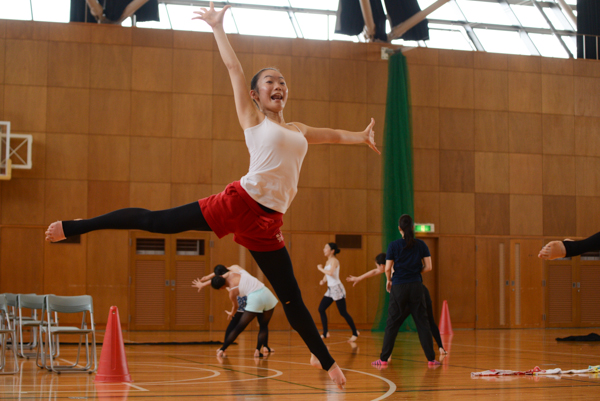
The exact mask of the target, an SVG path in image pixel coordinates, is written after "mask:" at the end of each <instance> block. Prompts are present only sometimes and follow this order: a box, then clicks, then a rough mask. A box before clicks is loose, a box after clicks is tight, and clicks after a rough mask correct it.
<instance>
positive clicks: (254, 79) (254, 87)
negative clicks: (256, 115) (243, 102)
mask: <svg viewBox="0 0 600 401" xmlns="http://www.w3.org/2000/svg"><path fill="white" fill-rule="evenodd" d="M266 70H274V71H277V72H278V73H280V74H281V71H279V69H277V68H275V67H266V68H263V69H262V70H260V71H259V72H257V73H256V74H254V76H253V77H252V79H251V80H250V89H251V90H253V91H256V92H258V78H260V74H262V73H263V71H266ZM252 101H253V102H254V104H255V105H256V107H258V103H256V100H254V99H252Z"/></svg>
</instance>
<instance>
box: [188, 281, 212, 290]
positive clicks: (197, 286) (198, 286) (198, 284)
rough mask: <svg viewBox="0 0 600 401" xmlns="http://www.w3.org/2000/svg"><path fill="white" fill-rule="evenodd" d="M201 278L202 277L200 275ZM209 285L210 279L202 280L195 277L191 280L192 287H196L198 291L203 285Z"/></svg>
mask: <svg viewBox="0 0 600 401" xmlns="http://www.w3.org/2000/svg"><path fill="white" fill-rule="evenodd" d="M202 279H204V277H202ZM209 285H210V279H209V280H207V281H202V280H201V279H198V278H197V279H196V280H194V281H192V287H196V288H197V289H198V292H200V290H202V289H203V288H204V287H208V286H209Z"/></svg>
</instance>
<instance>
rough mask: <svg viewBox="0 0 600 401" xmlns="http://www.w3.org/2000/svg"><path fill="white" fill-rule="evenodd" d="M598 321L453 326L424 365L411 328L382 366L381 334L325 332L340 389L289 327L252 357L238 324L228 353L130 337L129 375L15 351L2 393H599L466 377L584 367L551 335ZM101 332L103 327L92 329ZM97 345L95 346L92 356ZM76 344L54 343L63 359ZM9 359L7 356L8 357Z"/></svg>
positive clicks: (498, 396)
mask: <svg viewBox="0 0 600 401" xmlns="http://www.w3.org/2000/svg"><path fill="white" fill-rule="evenodd" d="M593 331H596V332H597V331H598V329H589V328H588V329H560V330H557V329H548V330H478V331H475V330H457V331H455V333H454V336H453V337H451V338H449V337H446V338H445V339H444V341H445V345H446V349H447V350H449V352H450V353H449V355H448V356H447V357H446V358H445V359H444V360H443V362H442V366H438V367H435V368H429V367H428V366H427V363H426V360H425V357H424V354H423V351H422V350H421V348H420V345H419V341H418V337H417V334H416V333H399V335H398V339H397V341H396V347H395V349H394V354H393V360H392V363H391V364H390V366H389V367H388V368H387V369H384V370H377V369H375V368H373V367H372V366H371V362H372V361H373V360H375V359H377V358H378V355H379V351H380V347H381V340H382V334H380V333H371V332H368V331H364V332H362V333H361V336H360V337H359V339H358V341H357V343H356V346H351V345H350V344H348V343H347V342H346V341H345V340H346V338H347V337H348V336H349V332H347V331H343V332H342V331H333V332H331V334H332V336H331V337H330V338H329V339H327V340H326V343H327V345H328V346H329V349H330V351H331V352H332V354H333V356H334V357H335V358H336V360H337V362H338V363H339V365H340V366H341V367H342V368H343V369H344V372H345V374H346V377H347V379H348V384H347V386H346V390H345V391H339V390H337V388H336V387H335V386H334V385H333V384H331V382H330V380H329V377H328V375H327V374H326V373H325V372H323V371H319V370H316V369H314V368H312V367H311V366H310V365H309V364H308V359H309V354H308V351H307V349H306V347H305V346H304V344H303V343H302V341H301V340H300V338H299V336H298V335H297V334H296V333H295V332H288V331H273V332H271V333H270V335H269V337H270V338H269V342H270V345H271V347H272V348H274V349H275V353H273V354H271V356H269V357H268V358H265V359H262V360H255V359H254V358H253V357H252V355H253V349H254V346H255V340H256V331H248V332H246V333H243V334H242V335H241V336H240V338H239V339H238V345H233V346H231V347H230V348H229V349H228V350H227V353H228V357H227V358H225V359H224V360H223V361H218V360H217V359H216V357H215V350H216V349H217V348H218V345H127V346H126V353H127V360H128V363H129V371H130V373H131V376H132V377H133V380H134V382H133V383H130V384H121V383H117V384H104V385H97V384H95V383H94V381H93V379H94V375H89V374H61V375H58V374H55V373H50V372H47V371H45V370H42V369H39V368H37V367H36V366H35V361H34V360H33V359H31V360H24V359H20V360H19V363H20V366H21V369H22V370H21V372H20V373H19V374H16V375H9V376H0V399H2V400H38V399H51V400H71V399H106V400H125V399H132V400H133V399H139V400H181V399H215V400H284V399H285V400H306V399H307V398H309V397H310V399H312V400H386V399H387V400H399V399H410V400H471V399H473V400H475V399H477V400H481V399H490V400H527V401H531V400H561V401H562V400H571V399H576V400H592V399H594V400H597V399H598V398H600V374H582V375H562V376H560V375H559V376H511V377H495V378H494V377H491V378H471V372H477V371H483V370H487V369H508V370H528V369H532V368H534V367H535V366H539V367H540V368H542V369H552V368H556V367H560V368H562V369H563V370H566V369H584V368H587V367H588V366H589V365H598V364H600V344H596V343H574V342H569V343H565V342H557V341H555V338H556V337H566V336H569V335H584V334H588V333H590V332H593ZM123 335H124V337H125V343H131V342H147V341H152V342H167V341H174V342H183V341H208V340H221V339H222V336H223V333H222V332H212V333H211V332H200V333H198V332H158V333H157V332H135V333H131V332H125V333H123ZM99 338H100V340H101V338H102V335H100V336H99ZM99 353H100V346H99V347H98V357H99ZM73 357H74V346H70V345H65V346H63V347H62V348H61V356H60V358H61V359H62V360H64V361H70V360H71V359H72V358H73ZM7 362H10V361H7Z"/></svg>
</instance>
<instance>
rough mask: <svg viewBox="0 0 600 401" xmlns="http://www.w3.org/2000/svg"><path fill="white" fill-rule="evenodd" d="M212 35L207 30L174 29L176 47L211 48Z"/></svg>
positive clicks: (174, 45)
mask: <svg viewBox="0 0 600 401" xmlns="http://www.w3.org/2000/svg"><path fill="white" fill-rule="evenodd" d="M213 43H214V36H213V35H212V34H211V33H207V32H190V31H174V32H173V47H174V48H176V49H196V50H213Z"/></svg>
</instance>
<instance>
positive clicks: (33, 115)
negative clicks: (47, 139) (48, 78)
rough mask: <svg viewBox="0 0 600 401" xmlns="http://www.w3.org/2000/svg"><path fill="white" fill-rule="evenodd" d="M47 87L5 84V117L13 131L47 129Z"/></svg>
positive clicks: (43, 130)
mask: <svg viewBox="0 0 600 401" xmlns="http://www.w3.org/2000/svg"><path fill="white" fill-rule="evenodd" d="M46 95H47V88H45V87H42V86H20V85H19V86H13V85H4V119H5V120H7V121H10V126H11V130H12V131H13V132H17V131H18V132H24V133H25V132H45V131H46Z"/></svg>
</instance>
